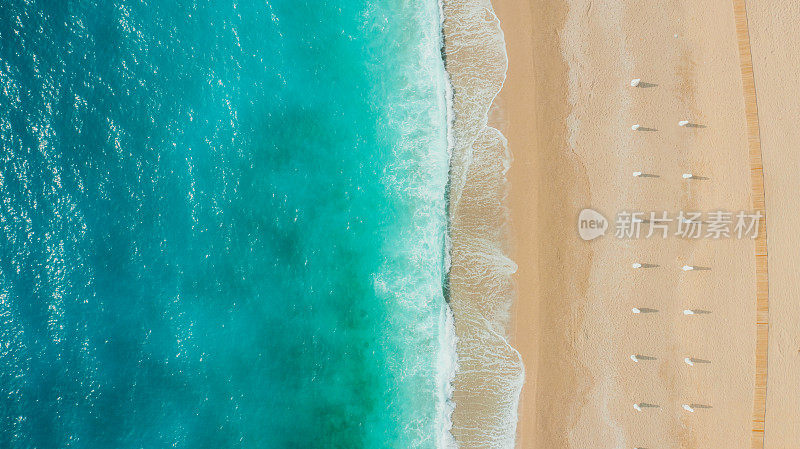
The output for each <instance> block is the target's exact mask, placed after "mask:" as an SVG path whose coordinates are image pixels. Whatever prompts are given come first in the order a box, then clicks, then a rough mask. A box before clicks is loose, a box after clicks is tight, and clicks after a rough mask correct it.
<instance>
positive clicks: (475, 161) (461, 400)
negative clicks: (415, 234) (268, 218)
mask: <svg viewBox="0 0 800 449" xmlns="http://www.w3.org/2000/svg"><path fill="white" fill-rule="evenodd" d="M443 11H444V36H445V58H446V68H447V71H448V73H449V75H450V80H451V85H452V87H453V104H452V106H453V113H454V121H453V123H452V135H453V138H454V147H453V153H452V157H451V167H450V190H449V201H450V203H449V211H450V237H451V252H450V255H451V269H450V277H449V290H448V294H449V301H450V307H451V309H452V310H453V315H454V319H455V327H456V336H457V338H458V342H457V349H456V351H457V355H458V369H457V371H456V375H455V379H454V381H453V402H454V404H455V408H454V411H453V415H452V423H453V427H452V433H453V435H454V437H455V439H456V441H457V443H458V445H459V447H461V448H483V447H494V448H511V447H513V446H514V442H515V434H516V424H517V408H518V401H519V393H520V389H521V387H522V381H523V378H524V367H523V365H522V361H521V358H520V354H519V352H518V351H517V350H516V349H515V348H514V347H513V346H512V345H511V344H510V343H509V329H508V323H509V319H510V308H511V305H512V300H513V295H514V286H513V282H512V278H511V276H512V274H513V273H514V272H515V271H516V269H517V266H516V263H515V262H514V261H513V260H512V259H511V258H509V256H508V253H509V245H508V232H509V230H508V210H507V207H506V198H507V194H508V185H507V180H506V174H507V171H508V167H509V165H510V162H511V160H510V155H509V153H508V149H507V144H506V139H505V137H504V136H503V134H502V133H501V132H500V131H499V130H498V127H497V126H493V125H492V124H490V123H489V122H490V118H489V117H490V115H491V111H492V109H491V108H492V104H493V102H494V100H495V97H496V95H497V93H498V92H499V91H500V89H501V88H502V86H503V82H504V80H505V74H506V69H507V56H506V50H505V42H504V36H503V32H502V30H501V29H500V26H499V21H498V19H497V17H496V16H495V14H494V12H493V9H492V5H491V3H490V2H489V1H488V0H448V1H444V2H443Z"/></svg>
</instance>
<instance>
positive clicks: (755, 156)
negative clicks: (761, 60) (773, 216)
mask: <svg viewBox="0 0 800 449" xmlns="http://www.w3.org/2000/svg"><path fill="white" fill-rule="evenodd" d="M733 10H734V14H735V17H736V37H737V41H738V44H739V65H740V67H741V70H742V88H743V91H744V106H745V114H746V116H747V117H746V118H747V145H748V148H749V153H750V180H751V187H752V192H751V194H752V201H753V212H754V213H755V212H756V211H758V212H761V214H762V216H763V218H762V221H761V229H760V231H759V233H758V238H756V241H755V258H756V377H755V394H754V396H753V425H752V432H751V447H752V448H753V449H756V448H758V449H763V448H764V421H765V416H766V409H767V347H768V343H769V279H768V270H767V220H766V210H765V207H764V172H763V167H762V163H761V137H760V134H759V125H758V103H757V101H756V86H755V80H754V78H753V58H752V56H751V54H750V30H749V28H748V24H747V7H746V4H745V0H733Z"/></svg>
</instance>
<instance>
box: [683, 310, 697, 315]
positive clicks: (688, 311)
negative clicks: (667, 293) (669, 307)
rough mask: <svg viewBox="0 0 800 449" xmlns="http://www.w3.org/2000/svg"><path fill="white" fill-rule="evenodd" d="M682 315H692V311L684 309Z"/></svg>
mask: <svg viewBox="0 0 800 449" xmlns="http://www.w3.org/2000/svg"><path fill="white" fill-rule="evenodd" d="M683 314H684V315H694V310H692V309H686V310H684V311H683Z"/></svg>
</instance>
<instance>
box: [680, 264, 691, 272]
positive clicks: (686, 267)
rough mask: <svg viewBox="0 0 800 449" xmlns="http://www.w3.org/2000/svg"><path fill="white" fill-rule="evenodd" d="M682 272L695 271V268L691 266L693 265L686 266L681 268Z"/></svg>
mask: <svg viewBox="0 0 800 449" xmlns="http://www.w3.org/2000/svg"><path fill="white" fill-rule="evenodd" d="M681 270H683V271H692V270H694V267H693V266H691V265H684V266H683V268H681Z"/></svg>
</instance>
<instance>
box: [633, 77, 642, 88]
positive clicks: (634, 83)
mask: <svg viewBox="0 0 800 449" xmlns="http://www.w3.org/2000/svg"><path fill="white" fill-rule="evenodd" d="M641 82H642V80H641V79H639V78H634V79H632V80H631V87H637V86H638V85H639V83H641Z"/></svg>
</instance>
